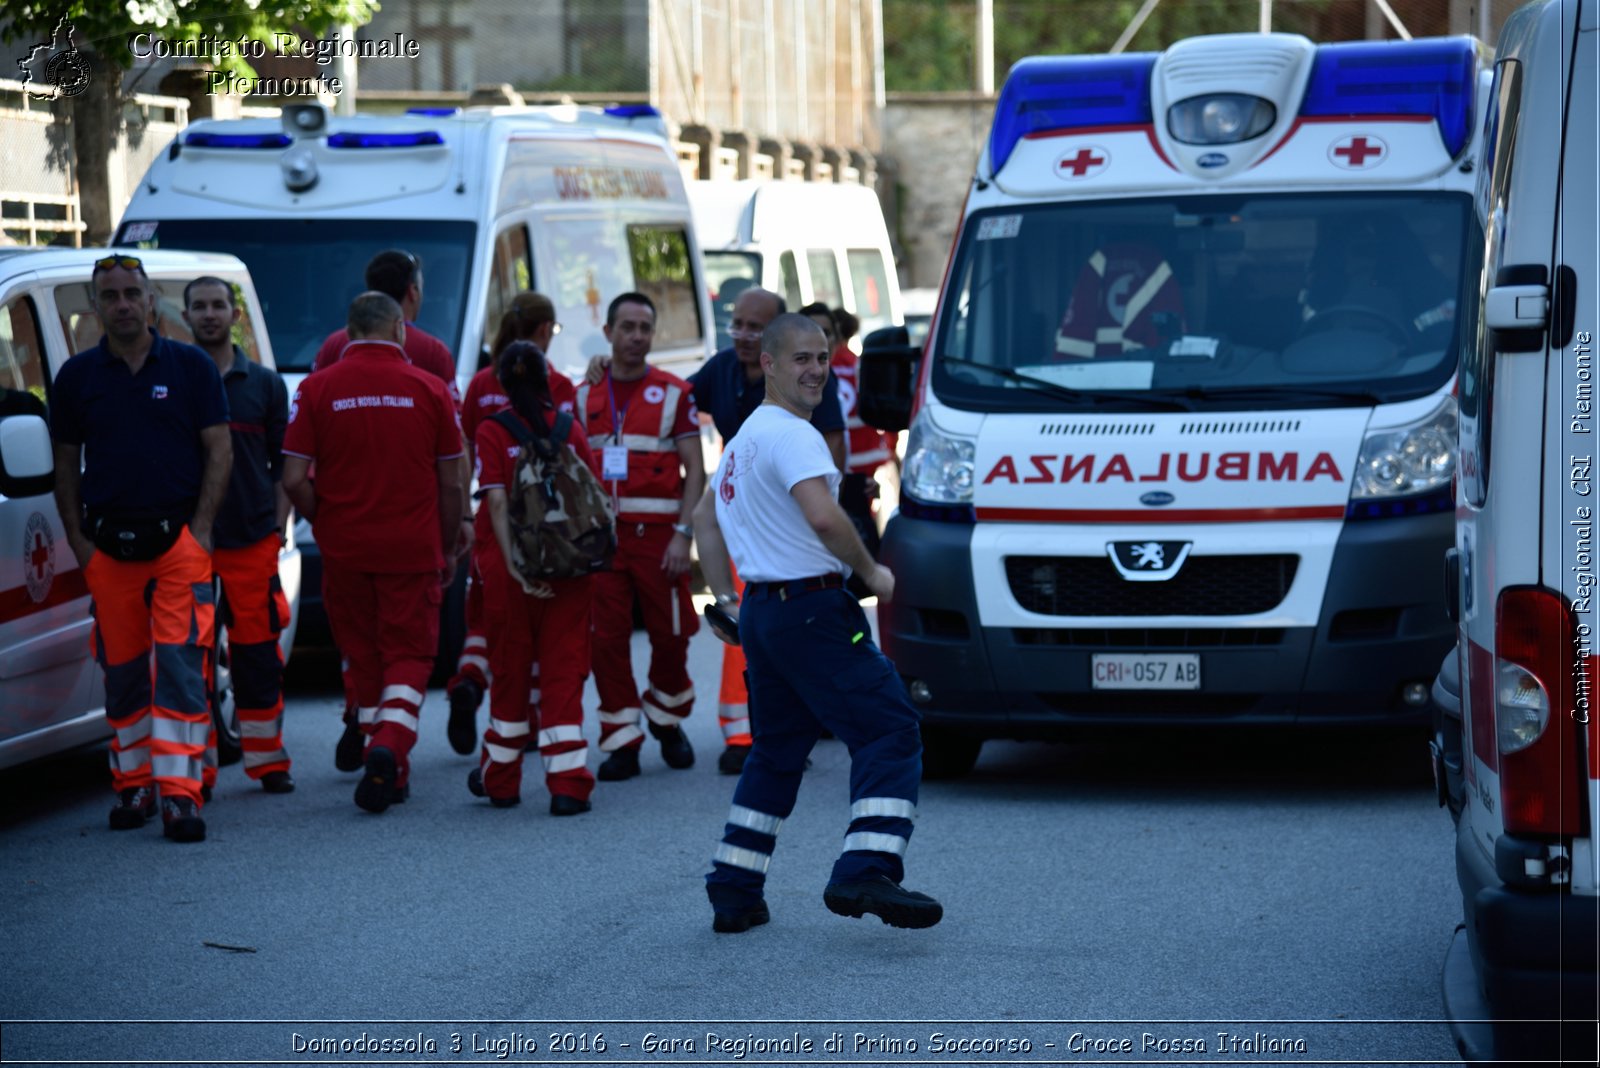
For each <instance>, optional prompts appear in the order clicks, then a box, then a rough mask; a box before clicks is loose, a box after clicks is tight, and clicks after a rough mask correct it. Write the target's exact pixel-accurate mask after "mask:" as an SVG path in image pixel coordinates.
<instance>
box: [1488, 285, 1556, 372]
mask: <svg viewBox="0 0 1600 1068" xmlns="http://www.w3.org/2000/svg"><path fill="white" fill-rule="evenodd" d="M1549 281H1550V277H1549V273H1548V272H1547V271H1546V269H1545V267H1544V265H1543V264H1516V265H1513V266H1509V267H1502V268H1500V269H1499V270H1498V271H1496V272H1495V276H1494V288H1493V289H1491V290H1489V292H1488V293H1487V294H1486V295H1485V296H1484V298H1483V325H1484V326H1485V327H1487V328H1488V330H1489V340H1490V343H1491V344H1492V345H1493V346H1494V351H1496V352H1538V351H1539V350H1541V349H1543V348H1544V335H1545V330H1546V328H1547V327H1548V326H1549V323H1550V285H1549Z"/></svg>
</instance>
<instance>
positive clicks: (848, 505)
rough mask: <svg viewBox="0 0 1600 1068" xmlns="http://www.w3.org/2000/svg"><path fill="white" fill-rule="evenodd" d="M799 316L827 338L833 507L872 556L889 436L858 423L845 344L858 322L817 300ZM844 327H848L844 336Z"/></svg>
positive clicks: (852, 365) (853, 368)
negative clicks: (834, 415)
mask: <svg viewBox="0 0 1600 1068" xmlns="http://www.w3.org/2000/svg"><path fill="white" fill-rule="evenodd" d="M800 314H801V315H804V316H805V317H806V318H808V319H810V320H811V321H812V322H814V323H816V324H817V327H818V329H820V330H821V331H822V336H823V337H824V338H826V339H827V342H828V348H829V351H830V352H831V353H832V356H831V357H830V358H829V363H828V366H829V367H830V368H831V369H832V371H833V373H834V375H835V376H837V377H838V379H839V407H840V408H842V409H844V422H845V438H844V446H845V465H844V479H843V480H842V481H841V482H840V483H839V507H841V508H843V509H844V513H845V515H847V516H849V517H850V522H851V524H852V525H853V526H854V527H855V528H856V533H857V534H859V535H860V536H861V542H862V544H864V545H865V546H866V547H867V552H869V553H871V554H872V555H873V556H874V557H876V556H877V555H878V546H879V544H880V538H879V536H878V523H877V520H876V519H875V518H874V517H873V514H872V504H873V501H874V500H876V499H877V496H878V484H877V482H876V481H875V480H874V479H873V475H874V474H875V473H876V472H877V470H878V468H879V467H880V466H882V465H883V464H885V463H887V462H888V460H889V436H888V435H887V434H885V433H884V432H883V431H881V430H878V429H877V428H875V427H870V426H868V425H867V424H866V423H864V422H862V420H861V412H860V400H861V383H860V379H859V377H858V374H857V372H858V368H859V364H860V360H859V358H858V357H857V356H856V354H855V352H854V351H853V350H852V349H851V348H850V342H849V339H850V337H852V336H854V334H855V331H856V329H857V328H858V327H859V322H860V321H859V320H858V319H856V317H855V316H854V315H851V314H850V313H849V312H847V311H845V310H844V309H843V308H840V309H838V310H833V309H830V308H829V307H828V306H827V305H826V304H823V303H822V302H821V301H818V302H816V303H815V304H807V305H806V306H805V307H804V308H801V309H800ZM844 326H848V327H849V328H850V329H849V334H848V335H847V334H846V332H845V330H844V329H843V327H844ZM854 577H855V576H852V578H854ZM851 592H852V593H854V594H856V596H858V597H864V596H867V595H868V594H867V589H866V586H865V585H864V584H863V583H861V582H860V581H859V579H857V580H856V581H855V582H852V583H851Z"/></svg>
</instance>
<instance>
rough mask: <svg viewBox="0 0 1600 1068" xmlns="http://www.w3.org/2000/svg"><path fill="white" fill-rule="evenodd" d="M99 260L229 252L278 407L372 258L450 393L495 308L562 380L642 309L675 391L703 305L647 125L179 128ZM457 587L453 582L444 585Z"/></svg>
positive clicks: (693, 352) (475, 355)
mask: <svg viewBox="0 0 1600 1068" xmlns="http://www.w3.org/2000/svg"><path fill="white" fill-rule="evenodd" d="M116 240H117V243H118V244H122V245H137V246H139V247H142V248H163V249H167V248H183V249H206V250H215V251H221V252H229V253H232V254H234V255H236V256H238V257H239V258H240V259H242V260H243V261H244V262H245V263H246V264H247V265H248V266H249V268H250V272H251V274H252V275H253V276H254V277H255V279H256V285H257V287H258V288H259V290H260V292H261V299H262V303H263V305H264V306H265V310H266V319H267V324H266V325H267V328H268V329H269V330H270V331H271V333H272V340H273V345H274V348H275V350H276V351H277V353H278V367H279V369H280V370H281V371H283V372H285V377H286V378H287V379H288V384H289V389H290V391H291V392H292V391H293V390H294V389H295V387H296V386H297V385H298V383H299V377H300V376H301V375H303V374H304V373H306V372H308V371H309V370H310V369H311V365H312V361H313V360H314V359H315V357H316V354H317V349H318V347H319V346H320V345H321V344H322V341H323V339H324V338H326V337H327V336H328V335H329V334H330V333H332V332H333V331H335V330H337V329H339V328H340V327H341V326H343V325H344V321H345V313H346V310H347V309H348V307H349V304H350V300H351V299H352V298H353V297H355V296H356V295H357V294H358V293H360V292H361V291H362V290H363V289H364V288H365V286H364V284H363V275H364V272H365V268H366V264H367V261H368V260H369V259H371V257H372V256H373V254H374V253H377V252H380V251H382V250H384V249H388V248H403V249H406V250H409V251H411V252H413V253H415V254H416V255H417V256H419V257H420V258H421V260H422V266H423V272H422V273H423V299H422V309H421V313H420V315H419V316H418V320H417V321H418V324H419V325H420V326H421V327H422V328H423V329H424V330H426V331H428V332H429V333H430V334H433V335H434V336H435V337H438V338H440V339H441V340H443V341H444V343H445V344H446V345H448V346H449V347H450V349H451V351H452V352H454V353H455V354H456V360H457V370H456V381H457V384H458V387H459V389H460V391H461V393H463V394H464V393H465V392H466V388H467V384H468V382H469V381H470V380H471V378H472V375H473V374H474V373H475V372H476V371H477V370H478V367H479V365H480V359H481V358H482V357H483V356H484V355H485V354H486V350H487V347H488V345H489V343H490V342H491V341H493V339H494V335H495V331H496V329H497V328H498V326H499V322H500V317H501V315H502V314H503V313H504V311H505V309H506V308H507V307H509V305H510V302H511V299H512V297H514V296H515V295H516V294H517V293H518V292H519V291H521V290H524V289H536V290H538V291H539V292H541V293H544V294H546V295H547V296H549V297H550V298H551V300H552V301H554V303H555V306H556V316H557V319H558V321H559V322H560V323H561V332H560V333H559V334H558V335H557V336H556V338H555V340H554V341H553V342H552V344H551V347H550V354H549V355H550V358H551V361H552V363H553V364H555V366H557V367H558V368H562V369H564V370H566V371H568V372H575V373H581V372H582V370H583V368H584V366H585V365H586V364H587V362H588V360H589V358H590V357H591V356H594V355H597V354H609V352H610V346H609V345H608V344H607V343H606V340H605V337H604V335H603V334H602V332H601V327H602V326H603V324H604V321H605V312H606V306H607V305H608V304H609V303H610V301H611V299H612V298H613V297H614V296H616V295H617V294H619V293H622V292H626V291H629V290H638V291H640V292H644V293H647V294H649V296H650V297H651V299H652V300H654V302H655V304H656V309H657V313H658V315H657V329H656V341H655V348H654V352H653V355H652V362H654V363H656V364H658V365H660V366H662V367H665V368H666V369H668V370H670V371H672V372H674V373H675V374H680V375H686V374H689V373H692V372H693V371H694V370H696V369H697V368H698V367H699V366H700V364H701V363H702V362H704V360H705V358H706V356H707V355H709V352H710V344H711V312H710V304H709V301H708V298H707V296H706V293H705V287H704V286H703V285H702V284H701V278H702V268H701V261H700V252H699V247H698V245H697V244H696V241H695V237H694V229H693V226H692V225H691V221H690V214H689V204H688V199H687V197H686V196H685V193H684V183H683V179H682V177H681V175H680V173H679V170H678V164H677V160H676V157H675V156H674V155H673V153H672V152H671V150H670V148H669V146H668V143H667V140H666V130H665V125H664V124H663V122H662V120H661V117H660V116H659V114H657V113H656V111H655V110H654V109H652V108H648V107H622V108H610V109H606V110H604V111H602V110H601V109H599V108H592V107H575V106H561V107H541V108H501V107H494V108H488V107H484V108H468V109H465V110H461V109H455V108H446V109H437V110H429V109H422V110H419V111H414V112H412V113H408V114H406V115H404V116H370V115H356V116H353V117H350V118H342V117H341V118H335V117H332V116H330V115H329V113H328V112H327V110H326V109H325V108H322V107H320V106H318V105H296V106H293V107H289V108H286V109H284V113H283V116H282V118H281V120H280V119H238V120H225V121H202V122H196V123H193V124H191V125H190V126H189V127H188V128H187V129H186V130H185V131H184V132H183V133H182V134H180V135H179V136H178V137H177V138H176V139H175V140H174V141H173V142H172V144H171V145H170V146H169V147H168V150H167V152H166V153H165V154H164V155H162V156H160V157H158V158H157V160H156V161H155V162H154V163H153V164H151V166H150V170H149V172H148V173H147V174H146V175H145V177H144V179H143V181H141V182H140V184H139V187H138V190H137V191H136V192H135V193H134V195H133V198H132V200H131V201H130V202H129V204H128V208H127V211H126V212H125V213H124V215H123V219H122V222H121V224H120V226H119V227H118V231H117V239H116ZM299 533H300V535H301V540H302V543H303V545H304V546H305V548H306V549H307V550H308V553H307V560H306V563H307V575H306V587H307V588H306V594H307V598H306V602H307V603H306V608H307V614H308V616H311V617H312V619H313V620H316V621H320V619H321V618H322V613H321V578H320V576H321V566H320V558H319V557H318V556H317V554H316V552H315V545H314V543H313V542H312V541H311V536H310V535H311V532H310V528H309V525H308V524H305V523H303V522H302V523H301V524H300V529H299ZM462 573H463V575H464V573H465V569H464V568H463V571H462ZM461 588H462V583H461V582H459V581H458V582H457V583H456V588H455V590H454V591H453V593H452V596H451V597H450V598H449V599H447V602H446V605H445V616H444V618H445V623H444V628H443V630H442V631H441V636H440V656H439V660H440V662H441V663H442V664H444V663H448V664H449V665H451V666H453V665H454V663H455V655H456V650H457V649H458V648H459V645H460V641H461V638H462V632H461V627H460V624H459V620H460V617H461V612H460V605H459V602H460V595H461Z"/></svg>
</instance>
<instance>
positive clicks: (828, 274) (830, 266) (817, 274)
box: [806, 248, 844, 308]
mask: <svg viewBox="0 0 1600 1068" xmlns="http://www.w3.org/2000/svg"><path fill="white" fill-rule="evenodd" d="M806 266H807V267H809V268H810V269H811V299H812V300H820V301H821V302H822V303H824V304H826V305H827V306H828V307H830V308H842V307H844V289H843V288H842V287H840V285H839V261H838V260H837V259H835V258H834V255H833V250H832V249H831V248H813V249H807V250H806Z"/></svg>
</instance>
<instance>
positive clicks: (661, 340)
mask: <svg viewBox="0 0 1600 1068" xmlns="http://www.w3.org/2000/svg"><path fill="white" fill-rule="evenodd" d="M628 256H629V258H630V259H631V260H632V261H633V282H634V288H636V289H637V290H638V291H639V292H640V293H643V294H644V295H645V296H647V297H649V298H650V299H651V300H653V301H654V302H655V305H656V340H655V343H656V344H657V345H660V346H662V347H663V348H665V347H670V346H676V345H692V344H694V343H695V342H697V341H699V340H700V337H701V324H700V296H699V293H698V292H697V291H696V289H695V282H694V268H693V267H692V266H691V265H690V260H689V234H688V232H687V231H686V230H685V229H684V228H683V227H681V226H630V227H628Z"/></svg>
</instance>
